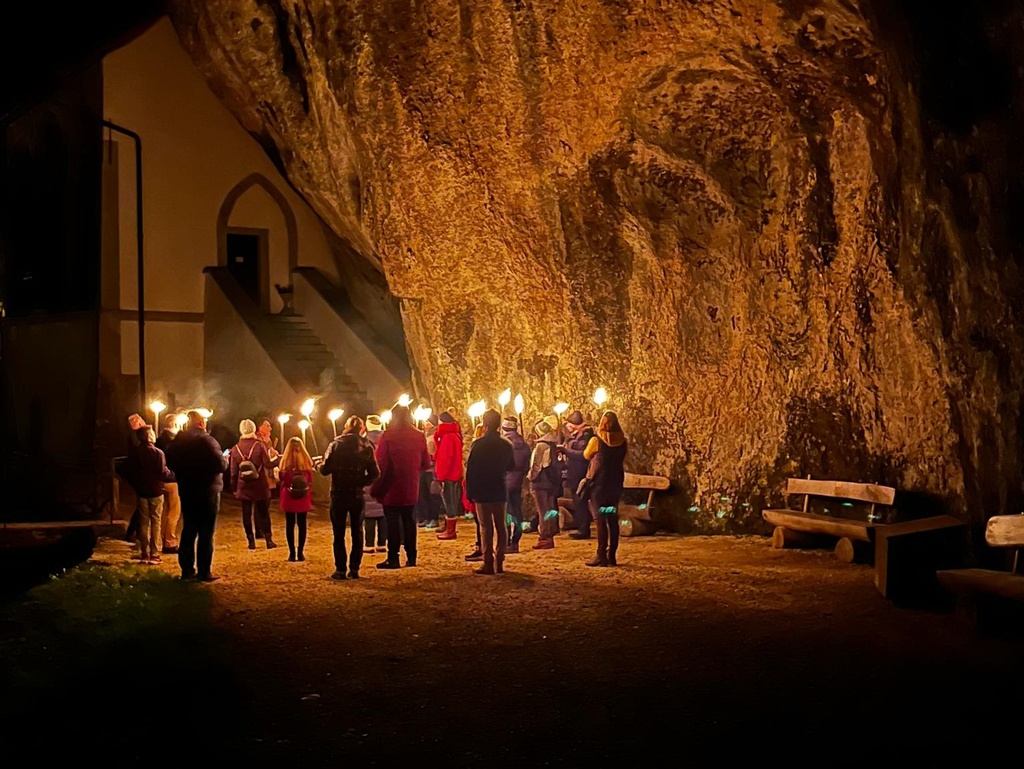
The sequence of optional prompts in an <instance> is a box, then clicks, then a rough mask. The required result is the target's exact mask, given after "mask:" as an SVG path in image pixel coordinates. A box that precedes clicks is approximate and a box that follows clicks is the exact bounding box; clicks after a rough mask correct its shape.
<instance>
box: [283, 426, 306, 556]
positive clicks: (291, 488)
mask: <svg viewBox="0 0 1024 769" xmlns="http://www.w3.org/2000/svg"><path fill="white" fill-rule="evenodd" d="M279 468H280V477H281V482H280V484H279V486H280V494H281V510H282V511H284V517H285V522H286V524H285V525H286V526H287V528H286V529H285V536H286V537H287V538H288V560H289V561H305V560H306V556H305V555H303V553H302V551H303V550H304V549H305V547H306V514H307V513H308V512H309V511H310V509H311V508H312V507H313V459H312V457H310V456H309V452H308V451H306V447H305V445H303V443H302V440H301V439H300V438H290V439H289V440H288V445H287V446H285V449H284V455H283V456H282V457H281V464H280V465H279ZM296 526H298V529H299V546H298V549H296V547H295V527H296Z"/></svg>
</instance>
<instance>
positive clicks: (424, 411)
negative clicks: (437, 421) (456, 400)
mask: <svg viewBox="0 0 1024 769" xmlns="http://www.w3.org/2000/svg"><path fill="white" fill-rule="evenodd" d="M433 413H434V412H433V409H431V408H430V407H429V406H422V405H420V406H417V407H416V410H415V411H414V412H412V418H413V419H415V420H416V421H417V422H426V421H427V420H428V419H430V415H431V414H433Z"/></svg>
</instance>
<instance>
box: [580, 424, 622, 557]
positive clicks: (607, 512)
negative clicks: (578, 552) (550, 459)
mask: <svg viewBox="0 0 1024 769" xmlns="http://www.w3.org/2000/svg"><path fill="white" fill-rule="evenodd" d="M627 449H628V443H627V441H626V436H625V435H623V433H622V427H621V426H620V425H619V417H618V415H617V414H616V413H615V412H614V411H606V412H604V416H602V417H601V421H600V423H599V424H598V426H597V435H595V436H594V437H593V438H591V439H590V443H589V444H588V445H587V449H586V451H585V452H584V456H586V458H587V460H588V461H589V462H590V469H589V471H588V472H587V478H588V484H587V485H589V487H590V488H589V489H586V490H585V492H584V493H585V494H587V495H588V496H589V499H590V512H591V515H592V516H593V517H594V520H596V521H597V554H596V555H595V556H594V558H593V560H591V561H588V562H587V566H618V562H617V561H616V559H615V552H616V550H618V547H619V500H620V499H621V498H622V489H623V486H624V484H625V480H626V472H625V467H624V463H625V461H626V451H627Z"/></svg>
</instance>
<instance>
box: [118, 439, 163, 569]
mask: <svg viewBox="0 0 1024 769" xmlns="http://www.w3.org/2000/svg"><path fill="white" fill-rule="evenodd" d="M136 435H137V438H138V441H139V445H138V446H137V447H136V448H135V450H134V451H132V453H131V454H129V455H128V458H127V460H126V461H125V474H126V475H127V476H128V478H130V479H131V484H132V486H133V487H134V488H135V496H136V499H138V510H139V548H140V550H139V560H140V561H142V562H143V563H150V564H155V563H160V550H161V545H160V543H161V539H162V527H161V525H160V524H161V522H160V519H161V513H162V511H163V506H164V483H166V482H171V481H173V480H174V474H173V473H172V472H171V471H170V470H168V469H167V460H166V458H165V457H164V453H163V452H162V451H161V450H160V449H158V448H157V447H156V446H154V445H153V440H154V436H153V431H152V430H151V429H150V428H149V425H145V426H143V427H140V428H139V429H138V430H136Z"/></svg>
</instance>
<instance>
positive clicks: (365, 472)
mask: <svg viewBox="0 0 1024 769" xmlns="http://www.w3.org/2000/svg"><path fill="white" fill-rule="evenodd" d="M362 432H363V420H362V419H360V418H359V417H349V418H348V421H347V422H345V428H344V429H343V430H342V433H341V435H339V436H338V437H337V438H335V439H334V440H333V441H331V444H330V445H329V446H328V447H327V451H325V452H324V458H323V460H322V461H321V463H320V474H321V475H329V476H330V477H331V527H332V528H333V529H334V574H332V575H331V579H337V580H343V579H346V578H347V579H359V567H360V565H361V564H362V562H363V489H364V488H365V487H366V486H368V485H369V484H371V483H373V482H374V481H376V480H377V478H378V476H379V474H380V473H379V470H378V468H377V462H376V460H375V459H374V456H373V446H372V444H371V443H370V442H369V441H368V440H367V439H366V438H364V437H363V435H362ZM382 440H383V439H382ZM386 509H387V508H385V511H386ZM346 524H347V525H348V526H349V528H350V529H351V530H352V554H351V556H350V557H349V559H348V575H347V577H346V574H345V555H346V553H345V526H346ZM389 537H390V532H389ZM414 557H415V556H414Z"/></svg>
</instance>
